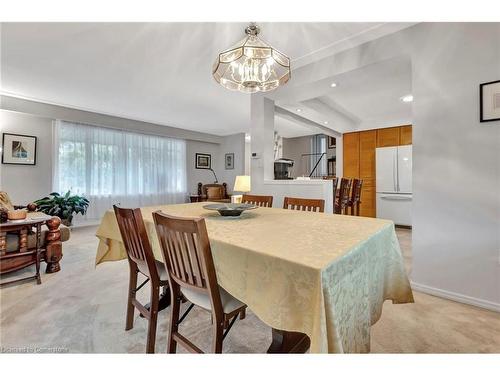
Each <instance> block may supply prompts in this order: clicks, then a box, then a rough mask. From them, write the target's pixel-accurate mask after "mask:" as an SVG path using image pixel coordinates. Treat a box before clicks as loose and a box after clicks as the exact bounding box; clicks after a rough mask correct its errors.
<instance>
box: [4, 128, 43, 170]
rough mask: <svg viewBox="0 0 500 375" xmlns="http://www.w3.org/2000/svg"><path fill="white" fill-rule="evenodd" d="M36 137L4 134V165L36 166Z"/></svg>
mask: <svg viewBox="0 0 500 375" xmlns="http://www.w3.org/2000/svg"><path fill="white" fill-rule="evenodd" d="M36 141H37V139H36V137H34V136H31V135H23V134H11V133H3V137H2V150H3V152H2V164H19V165H35V164H36Z"/></svg>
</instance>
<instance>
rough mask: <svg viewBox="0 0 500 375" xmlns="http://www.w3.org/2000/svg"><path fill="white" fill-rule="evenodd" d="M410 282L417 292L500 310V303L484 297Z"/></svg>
mask: <svg viewBox="0 0 500 375" xmlns="http://www.w3.org/2000/svg"><path fill="white" fill-rule="evenodd" d="M410 284H411V287H412V289H413V290H416V291H417V292H422V293H426V294H431V295H433V296H436V297H441V298H446V299H449V300H452V301H455V302H460V303H465V304H467V305H472V306H476V307H481V308H483V309H487V310H491V311H495V312H500V303H495V302H491V301H487V300H484V299H479V298H474V297H470V296H466V295H465V294H460V293H455V292H450V291H447V290H443V289H439V288H434V287H431V286H427V285H423V284H419V283H415V282H413V281H411V282H410Z"/></svg>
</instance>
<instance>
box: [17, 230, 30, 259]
mask: <svg viewBox="0 0 500 375" xmlns="http://www.w3.org/2000/svg"><path fill="white" fill-rule="evenodd" d="M19 251H20V252H21V253H25V252H26V251H28V228H27V227H23V228H21V229H20V230H19Z"/></svg>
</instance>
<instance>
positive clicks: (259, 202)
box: [241, 194, 273, 207]
mask: <svg viewBox="0 0 500 375" xmlns="http://www.w3.org/2000/svg"><path fill="white" fill-rule="evenodd" d="M241 203H249V204H254V205H256V206H259V207H272V206H273V196H272V195H250V194H243V197H242V198H241Z"/></svg>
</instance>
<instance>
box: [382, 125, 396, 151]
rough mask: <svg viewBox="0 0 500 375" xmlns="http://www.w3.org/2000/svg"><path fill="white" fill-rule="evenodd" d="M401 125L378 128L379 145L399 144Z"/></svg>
mask: <svg viewBox="0 0 500 375" xmlns="http://www.w3.org/2000/svg"><path fill="white" fill-rule="evenodd" d="M399 129H400V128H399V127H395V128H384V129H378V130H377V147H390V146H399V131H400V130H399Z"/></svg>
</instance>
